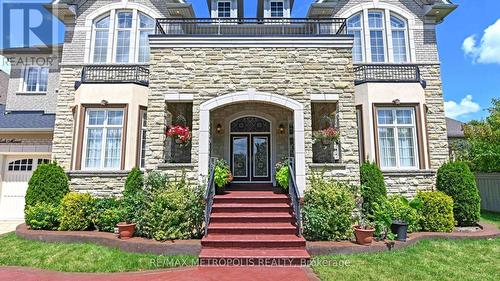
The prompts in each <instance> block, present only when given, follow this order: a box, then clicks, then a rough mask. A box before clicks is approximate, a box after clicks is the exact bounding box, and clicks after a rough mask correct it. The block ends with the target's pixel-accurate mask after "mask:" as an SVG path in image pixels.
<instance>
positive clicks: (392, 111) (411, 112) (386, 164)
mask: <svg viewBox="0 0 500 281" xmlns="http://www.w3.org/2000/svg"><path fill="white" fill-rule="evenodd" d="M376 118H377V129H378V132H377V133H378V145H379V147H378V150H379V155H380V167H381V168H382V169H412V168H417V167H418V163H417V162H418V158H417V155H418V147H417V141H416V140H417V133H416V118H415V109H414V108H403V107H395V108H377V117H376Z"/></svg>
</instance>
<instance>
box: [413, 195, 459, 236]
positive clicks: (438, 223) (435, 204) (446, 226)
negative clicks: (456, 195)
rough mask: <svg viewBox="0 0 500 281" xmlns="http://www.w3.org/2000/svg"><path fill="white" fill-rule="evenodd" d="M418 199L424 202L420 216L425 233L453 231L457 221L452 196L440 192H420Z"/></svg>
mask: <svg viewBox="0 0 500 281" xmlns="http://www.w3.org/2000/svg"><path fill="white" fill-rule="evenodd" d="M417 199H418V200H421V201H422V207H421V208H420V210H419V216H420V227H421V228H422V230H423V231H438V232H451V231H453V228H454V226H455V221H454V219H453V199H452V198H451V197H450V196H448V195H446V194H444V193H443V192H440V191H431V192H419V193H418V194H417Z"/></svg>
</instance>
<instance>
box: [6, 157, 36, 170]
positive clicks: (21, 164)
mask: <svg viewBox="0 0 500 281" xmlns="http://www.w3.org/2000/svg"><path fill="white" fill-rule="evenodd" d="M8 169H9V171H32V170H33V159H21V160H16V161H12V162H10V163H9V168H8Z"/></svg>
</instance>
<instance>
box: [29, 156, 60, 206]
mask: <svg viewBox="0 0 500 281" xmlns="http://www.w3.org/2000/svg"><path fill="white" fill-rule="evenodd" d="M68 192H69V185H68V177H67V176H66V173H65V172H64V170H63V169H62V168H61V167H60V166H59V165H57V164H56V163H49V164H41V165H38V167H37V169H36V170H35V171H34V172H33V175H32V176H31V179H30V180H29V182H28V190H27V191H26V205H25V206H26V207H25V208H27V207H29V206H34V205H36V204H37V203H50V204H53V205H54V206H59V204H60V203H61V199H62V198H63V197H64V195H66V194H67V193H68Z"/></svg>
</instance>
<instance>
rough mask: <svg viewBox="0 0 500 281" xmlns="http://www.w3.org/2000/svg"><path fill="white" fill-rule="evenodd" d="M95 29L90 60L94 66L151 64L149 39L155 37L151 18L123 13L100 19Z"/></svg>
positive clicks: (134, 11)
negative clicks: (150, 36) (152, 35)
mask: <svg viewBox="0 0 500 281" xmlns="http://www.w3.org/2000/svg"><path fill="white" fill-rule="evenodd" d="M111 23H114V24H111ZM111 26H114V30H111ZM93 28H94V30H93V35H92V38H93V39H92V40H93V41H92V42H93V43H92V46H93V47H92V52H91V58H92V59H91V60H92V61H93V62H94V63H113V62H117V63H133V62H139V63H147V62H148V61H149V40H148V35H150V34H153V33H154V29H155V21H154V19H153V18H151V17H149V16H148V15H146V14H144V13H141V12H139V11H136V10H120V11H117V12H116V13H111V14H108V15H106V16H104V17H101V18H99V19H97V20H96V21H95V22H94V27H93ZM136 34H137V35H136ZM108 52H109V53H108Z"/></svg>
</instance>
